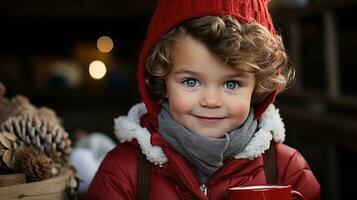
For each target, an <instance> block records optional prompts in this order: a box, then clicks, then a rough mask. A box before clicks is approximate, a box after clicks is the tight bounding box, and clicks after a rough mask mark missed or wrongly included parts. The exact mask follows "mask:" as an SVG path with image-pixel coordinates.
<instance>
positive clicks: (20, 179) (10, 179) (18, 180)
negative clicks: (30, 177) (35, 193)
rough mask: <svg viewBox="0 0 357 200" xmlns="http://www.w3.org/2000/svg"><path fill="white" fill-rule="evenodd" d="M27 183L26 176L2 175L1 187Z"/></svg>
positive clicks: (0, 177)
mask: <svg viewBox="0 0 357 200" xmlns="http://www.w3.org/2000/svg"><path fill="white" fill-rule="evenodd" d="M23 183H26V175H25V174H4V175H0V187H4V186H10V185H17V184H23Z"/></svg>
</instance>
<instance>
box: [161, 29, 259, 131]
mask: <svg viewBox="0 0 357 200" xmlns="http://www.w3.org/2000/svg"><path fill="white" fill-rule="evenodd" d="M172 59H173V67H172V69H171V71H170V73H169V74H168V75H167V77H166V87H167V94H166V97H167V98H168V100H169V109H170V113H171V115H172V116H173V117H174V118H175V120H176V121H178V122H179V123H180V124H182V125H183V126H185V127H186V128H188V129H190V130H191V131H193V132H195V133H198V134H200V135H203V136H207V137H211V138H219V137H221V136H222V135H224V133H227V132H230V131H232V130H233V129H235V128H238V127H240V126H241V125H242V124H243V123H244V121H245V119H246V118H247V116H248V114H249V110H250V103H251V97H252V93H253V90H254V87H255V76H254V74H251V73H242V72H239V71H238V70H237V69H234V68H232V67H230V66H228V65H225V64H224V62H222V61H221V60H220V59H219V58H218V57H217V56H215V55H214V54H212V53H211V52H210V51H209V49H208V48H207V47H206V46H205V45H204V44H203V43H201V42H200V41H198V40H196V39H194V38H192V37H190V36H189V35H186V36H182V37H180V38H179V41H178V44H177V45H175V46H174V47H173V48H172Z"/></svg>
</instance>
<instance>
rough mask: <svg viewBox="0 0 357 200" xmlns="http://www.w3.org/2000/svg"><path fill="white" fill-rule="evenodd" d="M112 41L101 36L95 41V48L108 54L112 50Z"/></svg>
mask: <svg viewBox="0 0 357 200" xmlns="http://www.w3.org/2000/svg"><path fill="white" fill-rule="evenodd" d="M113 46H114V44H113V40H112V39H111V38H110V37H108V36H102V37H100V38H99V39H98V40H97V47H98V49H99V51H101V52H103V53H108V52H110V51H111V50H112V49H113Z"/></svg>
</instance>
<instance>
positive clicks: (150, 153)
mask: <svg viewBox="0 0 357 200" xmlns="http://www.w3.org/2000/svg"><path fill="white" fill-rule="evenodd" d="M146 112H147V110H146V107H145V105H144V104H143V103H139V104H136V105H135V106H133V107H132V108H131V109H130V111H129V113H128V116H120V117H118V118H116V119H114V134H115V135H116V136H117V138H118V139H119V141H120V142H121V143H124V142H129V141H131V140H133V139H136V140H137V141H138V143H139V145H140V147H141V151H142V152H143V154H145V155H146V159H147V160H149V161H150V162H151V163H154V164H155V165H159V166H162V165H163V164H164V163H166V162H167V157H166V155H165V154H164V152H163V151H162V149H161V148H160V147H158V146H152V145H151V143H150V137H151V134H150V133H149V131H148V130H147V129H146V128H143V127H141V126H140V117H141V116H142V115H143V114H145V113H146Z"/></svg>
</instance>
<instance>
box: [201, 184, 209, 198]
mask: <svg viewBox="0 0 357 200" xmlns="http://www.w3.org/2000/svg"><path fill="white" fill-rule="evenodd" d="M200 190H201V191H202V192H203V194H205V195H206V196H207V194H208V189H207V186H206V185H205V184H202V185H201V186H200Z"/></svg>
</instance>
